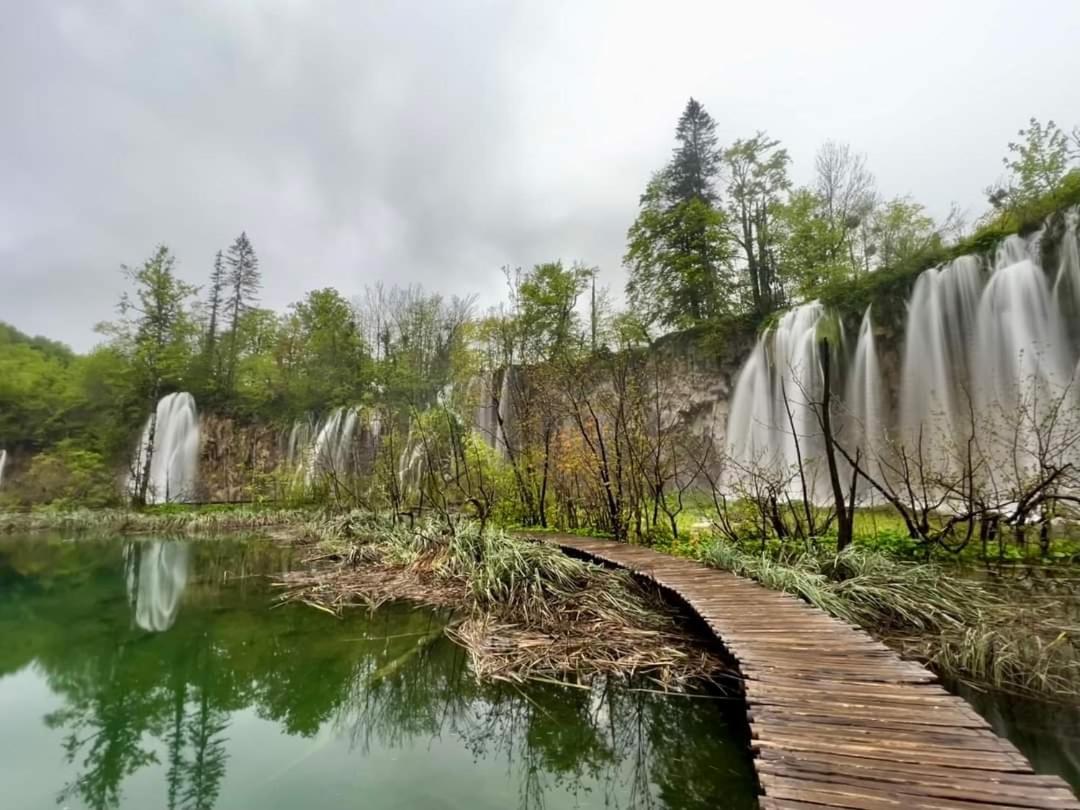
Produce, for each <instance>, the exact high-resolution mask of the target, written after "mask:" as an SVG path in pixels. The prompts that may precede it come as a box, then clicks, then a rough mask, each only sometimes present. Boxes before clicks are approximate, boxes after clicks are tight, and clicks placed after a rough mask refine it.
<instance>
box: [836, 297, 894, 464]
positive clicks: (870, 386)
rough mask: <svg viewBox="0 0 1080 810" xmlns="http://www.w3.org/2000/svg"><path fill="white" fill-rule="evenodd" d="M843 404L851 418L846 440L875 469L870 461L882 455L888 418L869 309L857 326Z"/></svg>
mask: <svg viewBox="0 0 1080 810" xmlns="http://www.w3.org/2000/svg"><path fill="white" fill-rule="evenodd" d="M845 400H846V406H847V409H848V414H849V415H850V417H851V418H850V419H849V420H848V424H847V430H846V438H847V439H849V440H850V441H852V442H854V446H855V447H858V448H863V449H865V451H866V452H867V453H868V454H869V456H870V458H871V461H870V464H871V466H873V467H875V468H876V466H877V465H876V463H875V462H874V461H873V460H874V459H877V458H879V457H880V454H881V453H883V452H884V451H885V449H886V444H887V441H888V436H887V426H888V424H889V414H888V402H887V401H886V397H885V388H884V381H883V380H882V376H881V360H880V358H879V357H878V348H877V340H876V338H875V337H874V321H873V317H872V315H871V309H870V307H867V308H866V312H865V313H864V314H863V319H862V324H861V325H860V326H859V337H858V339H857V340H856V342H855V354H854V356H853V358H852V361H851V372H850V377H849V379H848V386H847V392H846V394H845Z"/></svg>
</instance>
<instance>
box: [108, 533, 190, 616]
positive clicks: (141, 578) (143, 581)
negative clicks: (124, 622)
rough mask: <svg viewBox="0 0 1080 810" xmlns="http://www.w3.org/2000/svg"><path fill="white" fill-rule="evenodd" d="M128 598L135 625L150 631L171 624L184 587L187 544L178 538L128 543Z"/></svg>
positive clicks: (186, 567)
mask: <svg viewBox="0 0 1080 810" xmlns="http://www.w3.org/2000/svg"><path fill="white" fill-rule="evenodd" d="M124 556H125V561H126V564H127V591H128V601H129V602H130V603H131V605H132V607H133V609H134V613H135V624H137V625H138V626H139V627H141V628H142V629H143V630H146V631H147V632H150V633H161V632H164V631H165V630H168V629H169V628H170V627H172V626H173V622H175V621H176V616H177V613H178V612H179V611H180V597H181V596H182V595H183V593H184V588H185V587H186V586H187V578H188V546H187V543H183V542H178V541H164V542H162V541H158V540H154V541H147V542H143V543H131V544H130V545H128V546H127V548H125V549H124Z"/></svg>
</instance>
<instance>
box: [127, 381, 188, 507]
mask: <svg viewBox="0 0 1080 810" xmlns="http://www.w3.org/2000/svg"><path fill="white" fill-rule="evenodd" d="M151 437H152V443H151ZM148 452H149V453H150V474H149V483H148V485H147V489H146V502H147V503H173V502H187V501H192V500H194V499H195V495H196V493H195V487H196V483H197V481H198V470H199V418H198V414H197V413H196V411H195V398H194V397H193V396H192V395H191V394H187V393H175V394H169V395H168V396H165V397H162V398H161V400H160V401H159V402H158V404H157V409H156V410H155V412H154V414H153V415H152V416H150V417H149V418H148V419H147V420H146V426H145V427H144V428H143V432H142V437H141V438H140V439H139V446H138V450H137V451H136V455H135V459H134V466H133V468H132V473H131V475H130V477H129V478H128V491H129V492H130V493H131V494H132V495H135V494H137V493H138V491H139V484H140V483H141V479H142V476H143V474H144V472H145V469H146V456H147V453H148Z"/></svg>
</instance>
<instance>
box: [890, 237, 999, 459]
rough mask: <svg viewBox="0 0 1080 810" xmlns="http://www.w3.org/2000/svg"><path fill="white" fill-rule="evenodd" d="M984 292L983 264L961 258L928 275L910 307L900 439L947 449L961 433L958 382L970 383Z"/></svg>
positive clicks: (922, 278) (917, 285) (919, 282)
mask: <svg viewBox="0 0 1080 810" xmlns="http://www.w3.org/2000/svg"><path fill="white" fill-rule="evenodd" d="M982 289H983V270H982V263H981V262H980V261H979V259H978V258H976V257H974V256H962V257H960V258H959V259H957V260H956V261H954V262H951V263H950V264H947V265H945V266H944V267H940V268H931V269H930V270H927V271H925V272H924V273H923V274H922V275H921V276H919V278H918V280H916V282H915V289H914V290H913V291H912V294H911V300H910V302H909V304H908V319H907V334H906V336H905V339H904V364H903V370H902V372H901V379H902V380H903V384H902V386H901V388H900V418H901V425H900V427H901V435H902V436H903V440H904V441H905V442H907V443H909V444H912V445H914V444H916V443H917V442H918V437H919V435H920V433H921V435H922V436H923V437H924V438H925V442H924V443H925V444H927V445H929V446H944V445H945V444H947V443H949V442H950V441H951V439H952V437H953V436H955V435H956V433H957V426H958V421H959V420H960V419H962V417H963V413H964V409H963V405H962V404H961V402H960V401H959V395H960V394H961V393H962V391H958V390H957V385H956V383H957V381H966V380H967V379H968V372H969V368H968V365H969V363H968V355H969V352H968V347H969V346H970V344H971V336H972V333H973V331H974V329H975V319H976V315H977V312H978V307H979V297H980V295H981V294H982Z"/></svg>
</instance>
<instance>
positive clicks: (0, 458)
mask: <svg viewBox="0 0 1080 810" xmlns="http://www.w3.org/2000/svg"><path fill="white" fill-rule="evenodd" d="M6 466H7V450H0V487H2V486H4V467H6Z"/></svg>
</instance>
